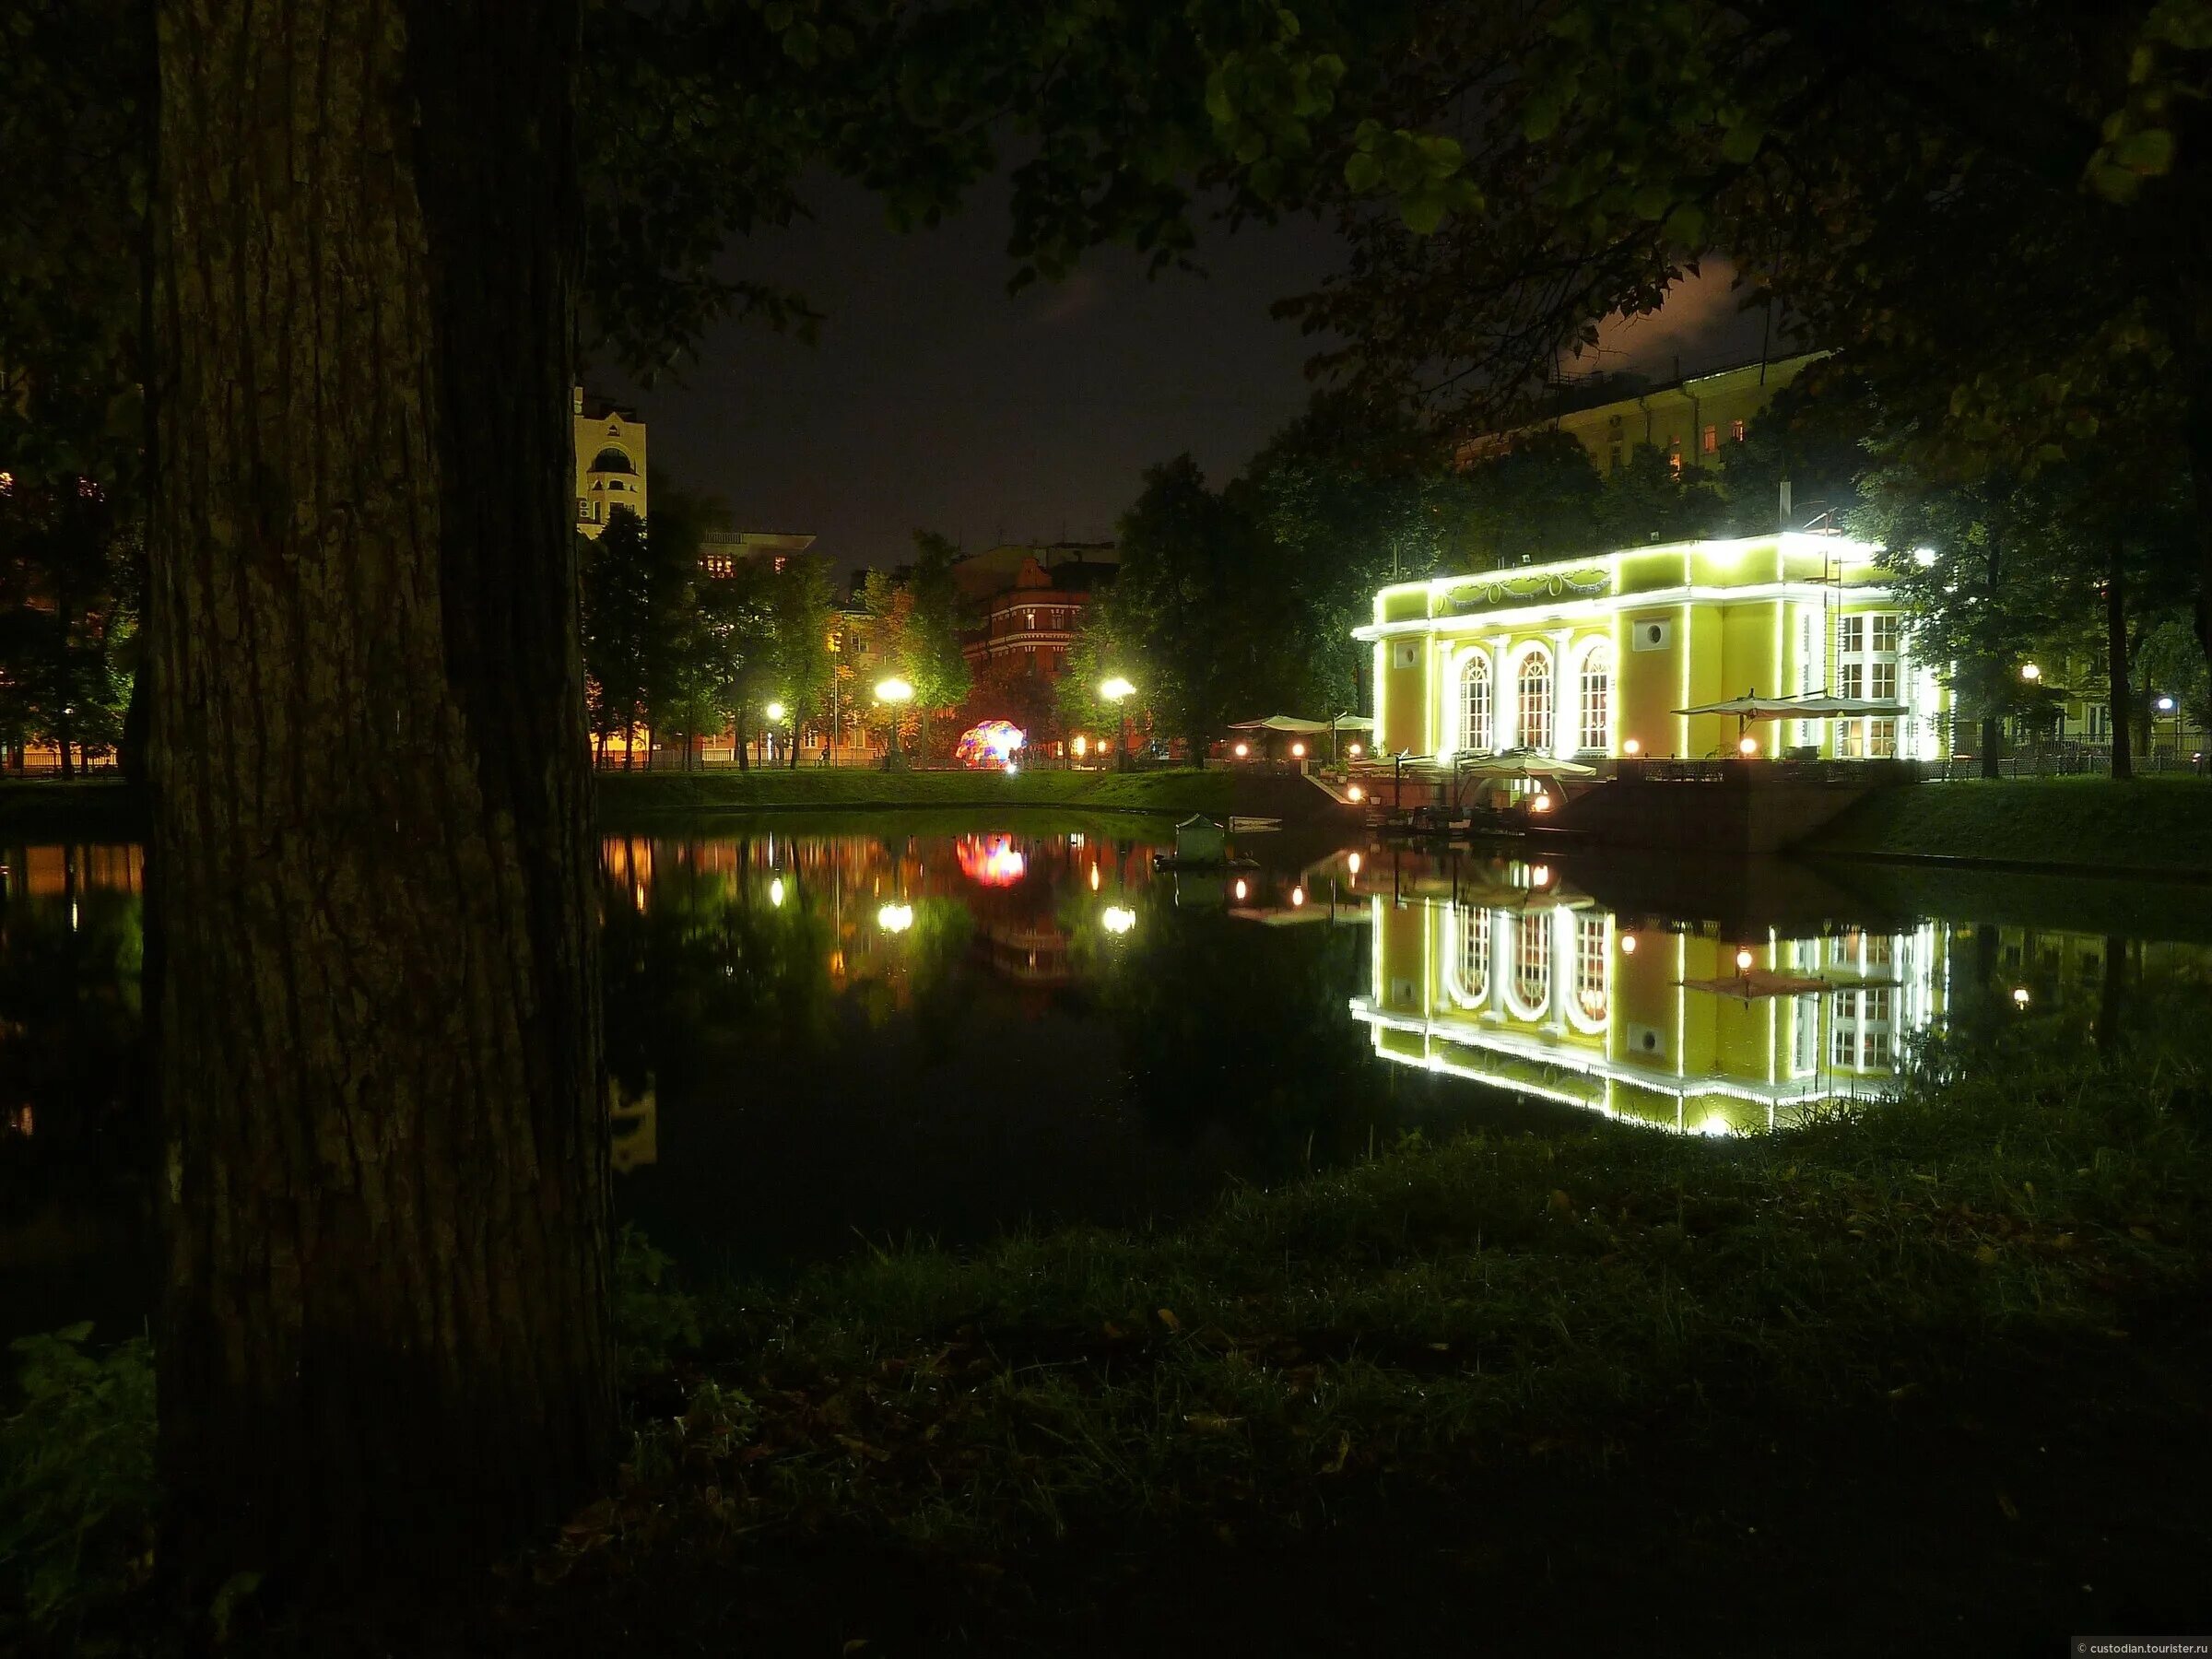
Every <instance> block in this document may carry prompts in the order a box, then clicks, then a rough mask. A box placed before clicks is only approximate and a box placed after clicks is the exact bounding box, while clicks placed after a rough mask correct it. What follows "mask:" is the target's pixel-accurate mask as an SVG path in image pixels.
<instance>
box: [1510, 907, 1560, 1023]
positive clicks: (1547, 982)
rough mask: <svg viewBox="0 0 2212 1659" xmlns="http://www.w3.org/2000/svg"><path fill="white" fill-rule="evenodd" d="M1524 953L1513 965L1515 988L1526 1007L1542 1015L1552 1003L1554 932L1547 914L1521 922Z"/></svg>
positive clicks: (1522, 951)
mask: <svg viewBox="0 0 2212 1659" xmlns="http://www.w3.org/2000/svg"><path fill="white" fill-rule="evenodd" d="M1517 931H1518V932H1519V934H1520V935H1521V938H1520V949H1519V951H1518V953H1517V954H1516V957H1515V959H1514V964H1513V988H1514V989H1515V990H1516V991H1518V992H1519V993H1520V994H1521V1001H1522V1003H1523V1005H1524V1006H1526V1007H1528V1008H1531V1009H1533V1010H1535V1012H1537V1013H1542V1012H1543V1010H1544V1005H1545V1004H1546V1003H1547V1002H1549V1001H1550V1000H1551V928H1550V925H1549V924H1548V923H1547V919H1546V917H1545V915H1544V913H1543V912H1537V913H1536V914H1535V915H1532V916H1524V917H1522V918H1521V925H1520V927H1519V929H1518V930H1517Z"/></svg>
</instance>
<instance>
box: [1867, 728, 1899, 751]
mask: <svg viewBox="0 0 2212 1659" xmlns="http://www.w3.org/2000/svg"><path fill="white" fill-rule="evenodd" d="M1866 753H1867V754H1868V755H1870V756H1871V757H1873V758H1874V759H1877V760H1894V759H1897V722H1896V721H1894V720H1870V721H1868V722H1867V723H1866Z"/></svg>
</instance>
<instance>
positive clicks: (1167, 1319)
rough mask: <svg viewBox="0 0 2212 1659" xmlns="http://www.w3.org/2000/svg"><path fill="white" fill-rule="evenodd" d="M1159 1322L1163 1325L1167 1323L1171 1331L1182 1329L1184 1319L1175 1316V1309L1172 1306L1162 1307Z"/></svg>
mask: <svg viewBox="0 0 2212 1659" xmlns="http://www.w3.org/2000/svg"><path fill="white" fill-rule="evenodd" d="M1159 1323H1160V1324H1163V1325H1166V1326H1167V1327H1168V1329H1169V1330H1171V1331H1180V1330H1182V1320H1180V1319H1178V1318H1176V1317H1175V1311H1174V1310H1173V1309H1172V1308H1162V1309H1160V1310H1159Z"/></svg>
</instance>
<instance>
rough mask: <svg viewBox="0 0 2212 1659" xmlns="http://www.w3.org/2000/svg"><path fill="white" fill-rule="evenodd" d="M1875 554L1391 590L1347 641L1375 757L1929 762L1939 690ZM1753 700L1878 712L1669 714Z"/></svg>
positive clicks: (1766, 558) (1697, 560)
mask: <svg viewBox="0 0 2212 1659" xmlns="http://www.w3.org/2000/svg"><path fill="white" fill-rule="evenodd" d="M1904 620H1905V618H1904V611H1903V607H1902V605H1901V603H1900V601H1899V600H1898V599H1897V597H1896V595H1895V594H1894V593H1893V591H1892V590H1891V589H1890V588H1889V586H1888V583H1887V581H1886V578H1885V573H1884V572H1883V571H1882V569H1881V567H1880V565H1879V564H1878V563H1877V549H1876V548H1875V547H1872V546H1871V545H1869V544H1866V543H1864V542H1858V541H1853V540H1852V539H1850V538H1849V537H1845V536H1841V535H1800V534H1796V533H1794V532H1793V533H1784V534H1781V535H1765V536H1749V537H1742V538H1737V539H1732V540H1708V541H1692V542H1677V543H1673V544H1669V545H1665V546H1653V547H1634V548H1627V549H1623V550H1621V551H1619V552H1615V553H1608V554H1602V555H1598V556H1595V557H1593V558H1587V559H1565V560H1561V561H1559V562H1556V563H1552V564H1544V565H1520V566H1514V567H1512V568H1510V569H1507V570H1501V571H1488V572H1485V573H1481V574H1477V575H1465V576H1438V577H1432V578H1430V579H1427V580H1425V581H1420V582H1397V583H1394V584H1393V585H1391V586H1389V587H1386V588H1384V589H1382V592H1381V593H1379V594H1376V595H1375V605H1374V619H1373V621H1372V622H1371V623H1370V624H1368V625H1367V626H1365V627H1362V628H1359V629H1355V630H1354V637H1355V638H1357V639H1359V640H1361V641H1366V642H1367V643H1369V644H1371V646H1372V647H1373V650H1374V684H1375V722H1376V742H1377V754H1378V757H1379V758H1388V757H1393V756H1398V755H1404V756H1406V757H1407V758H1408V759H1412V760H1415V761H1420V762H1430V763H1434V764H1439V765H1442V764H1449V763H1450V762H1451V761H1452V760H1453V759H1454V758H1456V757H1459V756H1466V755H1487V754H1499V753H1504V752H1507V751H1511V750H1534V751H1536V752H1539V753H1541V754H1545V755H1550V756H1555V757H1559V758H1561V759H1572V758H1575V757H1577V756H1580V757H1582V758H1583V759H1603V758H1607V757H1615V756H1620V755H1641V756H1644V757H1648V758H1662V757H1670V756H1671V757H1677V758H1687V759H1703V758H1706V757H1710V756H1724V755H1734V754H1735V753H1736V752H1737V745H1738V741H1739V738H1740V737H1741V736H1743V735H1748V736H1749V737H1750V739H1751V740H1752V741H1753V742H1754V743H1755V744H1756V745H1757V746H1758V749H1757V752H1758V753H1759V754H1761V755H1770V756H1771V755H1780V754H1785V753H1798V754H1806V755H1811V756H1818V757H1819V758H1824V759H1825V758H1837V757H1865V758H1891V757H1913V758H1922V759H1932V758H1935V756H1936V755H1938V754H1939V753H1941V752H1942V744H1943V732H1944V724H1945V719H1946V714H1947V696H1946V693H1945V692H1944V691H1943V689H1942V688H1941V687H1940V686H1939V685H1938V684H1937V681H1936V677H1935V674H1934V672H1933V670H1932V669H1931V668H1930V667H1929V666H1927V665H1924V664H1920V663H1916V662H1914V661H1913V660H1912V656H1911V654H1910V653H1909V651H1908V648H1907V641H1906V635H1905V628H1904ZM1747 693H1757V694H1759V695H1760V696H1764V697H1770V698H1771V697H1776V696H1787V695H1803V694H1808V693H1810V694H1822V693H1826V694H1830V695H1834V696H1839V697H1848V698H1853V699H1856V700H1868V701H1874V702H1878V703H1883V704H1887V705H1892V706H1894V707H1895V709H1896V711H1897V712H1895V713H1894V714H1891V715H1886V716H1882V717H1869V718H1861V719H1853V720H1836V721H1816V720H1767V721H1757V722H1753V723H1752V724H1750V725H1749V727H1748V728H1747V732H1746V731H1739V725H1738V722H1737V721H1736V720H1735V717H1734V716H1733V715H1724V714H1703V715H1687V714H1683V713H1680V712H1678V711H1680V710H1683V709H1688V708H1694V707H1696V706H1698V705H1700V704H1704V703H1712V702H1718V701H1721V700H1725V699H1729V698H1735V697H1741V696H1744V695H1746V694H1747Z"/></svg>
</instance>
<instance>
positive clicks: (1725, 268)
mask: <svg viewBox="0 0 2212 1659" xmlns="http://www.w3.org/2000/svg"><path fill="white" fill-rule="evenodd" d="M1735 276H1736V272H1735V265H1733V264H1731V263H1730V262H1729V261H1727V260H1725V259H1718V258H1713V259H1708V260H1706V261H1704V263H1703V265H1702V268H1701V269H1700V271H1699V273H1698V274H1697V275H1696V276H1694V277H1683V278H1682V280H1681V281H1679V282H1677V283H1676V284H1675V286H1674V287H1673V288H1670V289H1668V290H1667V295H1666V303H1665V304H1664V305H1662V306H1661V307H1660V308H1659V309H1658V310H1657V311H1656V312H1652V313H1651V314H1650V315H1648V316H1642V317H1608V318H1606V321H1605V322H1603V323H1601V324H1598V329H1597V349H1596V350H1595V351H1594V352H1588V351H1585V352H1584V353H1583V355H1582V356H1581V357H1580V358H1578V359H1571V360H1570V361H1568V362H1566V363H1563V364H1561V365H1560V367H1561V369H1562V370H1563V371H1565V372H1566V373H1568V374H1570V375H1584V374H1589V373H1592V372H1594V371H1597V370H1600V369H1604V370H1621V369H1628V370H1633V371H1635V372H1637V373H1639V374H1647V375H1651V376H1653V377H1654V378H1657V379H1661V380H1665V379H1671V378H1672V377H1673V376H1674V374H1675V371H1676V370H1675V366H1676V364H1677V361H1678V362H1679V363H1680V364H1681V371H1682V372H1683V373H1685V374H1698V373H1702V372H1705V371H1710V370H1712V369H1715V368H1719V367H1721V366H1723V365H1724V364H1728V363H1736V362H1743V361H1747V360H1748V359H1753V358H1756V357H1758V355H1759V341H1760V338H1761V336H1762V335H1763V333H1764V331H1765V327H1766V313H1765V311H1764V310H1763V309H1759V310H1754V311H1750V312H1745V311H1743V310H1742V309H1741V307H1742V305H1743V301H1744V298H1745V295H1746V292H1747V290H1746V289H1744V288H1736V287H1735V286H1733V285H1734V284H1735ZM1773 348H1774V349H1776V350H1780V349H1782V345H1781V342H1780V341H1776V342H1775V343H1774V347H1773Z"/></svg>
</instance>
